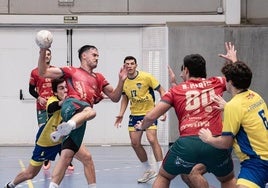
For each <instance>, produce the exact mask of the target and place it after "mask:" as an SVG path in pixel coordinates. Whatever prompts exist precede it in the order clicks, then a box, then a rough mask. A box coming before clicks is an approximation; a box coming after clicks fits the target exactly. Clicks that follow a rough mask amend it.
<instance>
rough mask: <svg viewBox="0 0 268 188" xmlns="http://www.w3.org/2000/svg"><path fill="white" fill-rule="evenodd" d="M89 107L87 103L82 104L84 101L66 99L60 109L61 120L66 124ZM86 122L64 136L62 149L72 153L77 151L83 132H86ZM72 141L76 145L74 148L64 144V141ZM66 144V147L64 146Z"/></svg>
mask: <svg viewBox="0 0 268 188" xmlns="http://www.w3.org/2000/svg"><path fill="white" fill-rule="evenodd" d="M88 106H90V105H89V104H88V103H86V102H84V101H80V100H78V99H75V98H67V99H66V100H65V101H64V103H63V104H62V108H61V116H62V120H63V121H64V122H67V121H68V120H70V119H71V118H72V117H73V116H74V115H75V114H76V113H78V112H81V111H82V110H83V109H84V108H85V107H88ZM86 123H87V122H86V121H85V122H84V123H83V125H82V126H80V127H79V128H77V129H74V130H72V132H71V133H70V134H69V135H68V136H66V137H65V138H64V139H63V143H62V145H63V148H68V149H71V150H73V151H74V152H76V150H77V148H78V149H79V148H80V146H81V144H82V141H83V138H84V134H85V130H86ZM67 138H68V139H72V142H73V143H74V145H76V147H75V148H74V147H73V146H72V147H71V146H70V144H68V143H69V142H68V143H66V142H65V141H66V139H67ZM65 144H67V145H68V146H67V145H65Z"/></svg>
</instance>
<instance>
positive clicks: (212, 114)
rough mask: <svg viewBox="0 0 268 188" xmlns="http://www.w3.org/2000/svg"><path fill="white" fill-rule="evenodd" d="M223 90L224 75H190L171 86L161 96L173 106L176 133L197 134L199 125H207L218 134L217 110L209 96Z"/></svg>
mask: <svg viewBox="0 0 268 188" xmlns="http://www.w3.org/2000/svg"><path fill="white" fill-rule="evenodd" d="M225 90H226V79H225V78H224V77H211V78H208V79H202V78H200V79H190V80H188V81H186V82H182V83H180V84H178V85H177V86H175V87H172V88H171V89H170V90H169V91H168V92H167V93H166V94H165V95H164V96H163V97H162V98H161V100H162V101H163V102H167V103H168V104H170V105H171V106H173V107H174V109H175V113H176V115H177V117H178V122H179V125H178V128H179V133H180V136H197V135H198V132H199V130H200V129H201V128H209V129H210V130H211V132H212V134H213V135H221V131H222V118H221V111H219V110H216V109H214V108H212V106H213V105H216V104H215V103H214V102H213V101H212V98H213V96H215V95H220V96H222V95H223V92H224V91H225Z"/></svg>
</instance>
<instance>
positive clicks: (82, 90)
mask: <svg viewBox="0 0 268 188" xmlns="http://www.w3.org/2000/svg"><path fill="white" fill-rule="evenodd" d="M61 69H62V71H63V73H64V78H65V80H66V82H67V86H68V97H74V98H76V99H78V100H82V101H85V102H87V103H89V104H90V105H91V106H93V104H96V103H98V102H99V101H100V100H102V99H103V93H102V90H103V88H104V87H105V86H107V85H109V83H108V81H107V80H106V79H105V78H104V76H103V75H102V74H100V73H91V74H89V73H88V72H87V71H85V70H83V69H82V68H75V67H63V68H61Z"/></svg>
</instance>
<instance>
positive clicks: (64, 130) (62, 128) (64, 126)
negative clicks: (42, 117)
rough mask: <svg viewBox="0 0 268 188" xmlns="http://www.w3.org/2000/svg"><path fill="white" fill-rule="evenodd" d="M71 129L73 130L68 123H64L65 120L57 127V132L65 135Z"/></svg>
mask: <svg viewBox="0 0 268 188" xmlns="http://www.w3.org/2000/svg"><path fill="white" fill-rule="evenodd" d="M72 130H73V127H72V126H71V125H70V124H69V123H66V122H62V123H61V124H59V125H58V127H57V132H59V133H60V135H61V136H66V135H68V134H70V132H71V131H72Z"/></svg>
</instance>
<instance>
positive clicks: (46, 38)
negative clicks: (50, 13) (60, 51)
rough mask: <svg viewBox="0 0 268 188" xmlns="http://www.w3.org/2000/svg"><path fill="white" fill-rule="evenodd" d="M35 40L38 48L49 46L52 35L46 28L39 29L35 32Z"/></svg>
mask: <svg viewBox="0 0 268 188" xmlns="http://www.w3.org/2000/svg"><path fill="white" fill-rule="evenodd" d="M35 42H36V44H37V45H38V46H39V47H40V48H49V47H50V46H51V43H52V42H53V35H52V33H51V32H50V31H48V30H41V31H39V32H38V33H37V34H36V37H35Z"/></svg>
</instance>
